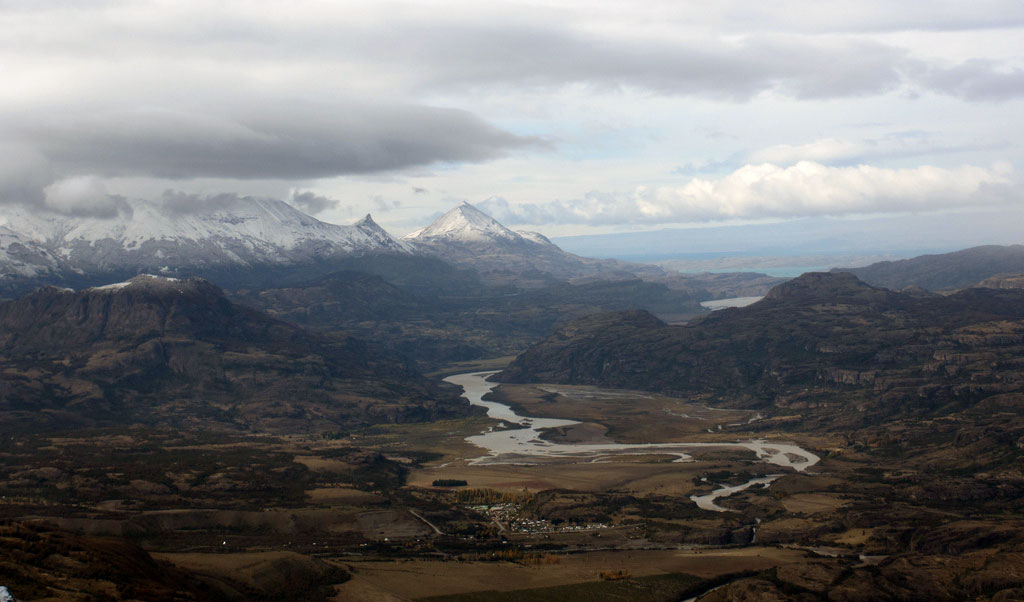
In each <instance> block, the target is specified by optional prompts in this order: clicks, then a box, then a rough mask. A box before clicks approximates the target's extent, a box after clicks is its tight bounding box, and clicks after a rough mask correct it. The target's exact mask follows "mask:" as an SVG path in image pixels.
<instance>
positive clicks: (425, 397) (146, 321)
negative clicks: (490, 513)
mask: <svg viewBox="0 0 1024 602" xmlns="http://www.w3.org/2000/svg"><path fill="white" fill-rule="evenodd" d="M0 359H2V363H3V365H4V369H3V370H2V371H0V409H2V410H3V411H2V412H0V415H2V416H0V429H9V428H20V429H25V428H29V429H31V428H62V427H68V426H89V425H93V426H96V425H111V424H125V423H127V424H131V423H133V422H139V423H143V424H152V425H171V426H175V427H182V426H184V427H187V426H189V425H192V426H198V425H201V426H202V427H203V428H214V427H216V428H220V429H229V430H239V429H241V430H250V429H252V430H260V431H270V432H277V431H281V430H289V431H294V432H310V431H312V432H316V431H323V430H331V429H338V428H349V427H351V426H355V425H363V424H371V423H379V422H408V421H417V420H426V419H436V418H442V417H455V416H462V415H466V414H468V413H469V411H470V410H469V407H468V405H467V404H465V403H464V401H462V400H461V399H460V398H459V397H458V395H457V392H456V391H455V389H454V387H449V386H447V385H444V384H439V383H436V382H434V381H431V380H428V379H426V378H425V377H423V376H422V375H420V374H419V372H417V371H416V370H415V368H414V367H413V366H412V364H411V363H410V362H408V361H407V360H404V359H403V358H395V357H392V356H388V355H385V354H383V353H382V352H381V351H379V350H378V349H376V348H375V347H374V346H373V345H371V344H368V343H366V342H365V341H362V340H360V339H356V338H354V337H349V336H344V335H341V334H338V335H335V336H332V337H325V336H322V335H317V334H314V333H310V332H307V331H305V330H303V329H301V328H299V327H297V326H294V325H291V324H288V323H286V322H282V321H279V320H276V319H273V318H271V317H269V316H266V315H265V314H262V313H261V312H258V311H256V310H254V309H250V308H247V307H244V306H240V305H236V304H234V303H232V302H230V301H229V300H228V299H227V298H225V297H224V295H223V293H222V292H221V290H220V289H219V288H218V287H216V286H215V285H213V284H211V283H209V282H207V281H204V280H201V279H196V278H190V279H181V280H179V279H169V278H163V277H159V276H153V275H145V276H138V277H136V278H133V279H132V280H130V281H127V282H123V283H116V284H111V285H105V286H102V287H95V288H89V289H85V290H81V291H74V290H70V289H61V288H57V287H44V288H41V289H38V290H37V291H35V292H34V293H31V294H29V295H26V296H24V297H21V298H19V299H16V300H13V301H8V302H5V303H0Z"/></svg>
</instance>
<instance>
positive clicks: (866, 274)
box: [833, 245, 1024, 291]
mask: <svg viewBox="0 0 1024 602" xmlns="http://www.w3.org/2000/svg"><path fill="white" fill-rule="evenodd" d="M833 271H834V272H837V271H842V272H849V273H851V274H854V275H855V276H857V277H858V278H860V279H861V280H863V281H864V282H867V283H868V284H871V285H874V286H884V287H885V288H889V289H893V290H902V289H904V288H907V287H911V286H918V287H921V288H924V289H927V290H930V291H938V290H945V289H960V288H965V287H968V286H973V285H975V284H976V283H978V282H980V281H981V280H984V279H985V278H989V277H992V276H999V275H1004V274H1020V273H1024V245H1009V246H998V245H987V246H982V247H972V248H970V249H964V250H962V251H956V252H954V253H943V254H939V255H922V256H920V257H914V258H912V259H902V260H900V261H882V262H879V263H873V264H871V265H869V266H866V267H862V268H837V269H835V270H833Z"/></svg>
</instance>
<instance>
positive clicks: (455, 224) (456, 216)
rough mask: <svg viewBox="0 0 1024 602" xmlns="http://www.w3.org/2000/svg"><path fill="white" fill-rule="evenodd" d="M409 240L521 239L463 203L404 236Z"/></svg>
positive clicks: (474, 208)
mask: <svg viewBox="0 0 1024 602" xmlns="http://www.w3.org/2000/svg"><path fill="white" fill-rule="evenodd" d="M406 238H407V239H409V240H418V241H431V240H445V241H458V242H494V241H499V240H503V241H518V240H521V239H522V237H521V236H519V235H518V234H516V233H515V232H513V231H511V230H509V229H508V228H506V227H505V226H502V225H501V224H499V223H498V222H497V220H495V219H494V218H493V217H491V216H489V215H487V214H486V213H484V212H483V211H480V210H479V209H477V208H476V207H474V206H473V205H471V204H469V203H468V202H465V201H463V202H462V203H461V204H459V206H457V207H455V208H454V209H452V210H451V211H449V212H448V213H445V214H444V215H442V216H441V217H439V218H437V220H436V221H434V223H432V224H430V225H429V226H427V227H426V228H423V229H422V230H419V231H417V232H413V233H412V234H409V235H407V236H406Z"/></svg>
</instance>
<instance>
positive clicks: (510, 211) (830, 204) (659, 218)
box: [481, 161, 1024, 225]
mask: <svg viewBox="0 0 1024 602" xmlns="http://www.w3.org/2000/svg"><path fill="white" fill-rule="evenodd" d="M1022 202H1024V198H1022V195H1021V193H1020V190H1019V187H1018V186H1017V182H1016V177H1015V175H1014V173H1013V170H1012V169H1011V168H1010V167H1009V166H1008V165H1006V164H1001V165H996V166H993V167H991V168H984V167H977V166H970V165H965V166H961V167H958V168H955V169H943V168H938V167H931V166H921V167H915V168H907V169H887V168H880V167H873V166H870V165H858V166H854V167H829V166H826V165H822V164H820V163H815V162H811V161H801V162H799V163H797V164H795V165H792V166H789V167H780V166H777V165H772V164H768V163H763V164H759V165H746V166H744V167H742V168H740V169H738V170H736V171H734V172H733V173H731V174H729V175H727V176H724V177H722V178H718V179H703V178H694V179H691V180H690V181H689V182H688V183H686V184H685V185H683V186H679V187H668V186H664V187H653V188H652V187H638V188H636V189H635V190H634V191H633V192H632V193H631V194H628V195H615V194H610V193H601V192H590V193H588V194H586V195H584V196H583V197H582V198H579V199H572V200H567V201H555V202H551V203H520V204H512V203H509V202H508V201H506V200H505V199H500V198H492V199H488V200H487V201H485V202H483V203H481V207H482V208H483V209H484V210H485V211H488V212H492V214H493V215H494V216H495V217H496V218H497V219H498V220H499V221H504V222H506V223H508V224H531V225H543V224H587V225H608V224H658V223H681V222H698V221H718V220H728V219H759V218H796V217H806V216H840V215H853V214H873V213H901V212H908V211H909V212H928V211H937V210H942V209H950V208H961V207H964V206H966V205H1001V204H1018V205H1019V204H1021V203H1022Z"/></svg>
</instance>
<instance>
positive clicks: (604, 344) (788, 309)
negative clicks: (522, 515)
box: [498, 273, 1024, 424]
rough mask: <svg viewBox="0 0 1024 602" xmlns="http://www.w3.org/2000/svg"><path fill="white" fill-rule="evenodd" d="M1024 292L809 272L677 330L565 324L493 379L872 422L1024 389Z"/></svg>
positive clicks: (647, 324) (629, 323)
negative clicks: (924, 289)
mask: <svg viewBox="0 0 1024 602" xmlns="http://www.w3.org/2000/svg"><path fill="white" fill-rule="evenodd" d="M1022 358H1024V292H1022V291H1020V290H995V289H968V290H965V291H962V292H960V293H957V294H954V295H951V296H948V297H943V296H938V295H911V294H904V293H896V292H892V291H889V290H885V289H879V288H874V287H871V286H869V285H866V284H864V283H862V282H860V281H859V280H857V278H855V277H854V276H853V275H851V274H847V273H834V274H825V273H811V274H805V275H804V276H801V277H800V278H797V279H795V280H793V281H791V282H789V283H786V284H782V285H780V286H778V287H776V288H774V289H773V290H772V291H771V292H770V293H769V294H768V296H767V297H766V298H765V299H764V300H762V301H760V302H758V303H755V304H753V305H751V306H748V307H745V308H735V309H728V310H723V311H719V312H715V313H714V314H712V315H710V316H707V317H705V318H702V319H700V320H695V321H693V322H692V323H689V324H686V325H682V326H667V325H665V324H664V323H662V322H661V321H659V320H657V319H656V318H654V317H653V316H651V315H650V314H648V313H646V312H626V313H616V314H600V315H595V316H589V317H586V318H583V319H581V320H579V321H576V322H572V323H570V324H568V325H566V326H564V327H562V328H560V329H558V330H557V331H556V332H555V333H554V334H553V335H552V336H550V337H549V338H548V339H546V340H545V341H543V342H541V343H539V344H537V345H535V346H533V347H531V348H530V349H529V350H527V351H526V352H525V353H523V354H522V355H521V356H519V357H518V358H516V360H515V361H514V362H513V363H512V365H511V366H509V368H508V369H507V370H505V371H504V372H502V373H501V374H499V375H498V380H501V381H504V382H559V383H575V384H592V385H599V386H607V387H618V388H630V389H642V390H650V391H663V392H670V393H677V394H680V395H688V396H689V395H702V396H704V397H705V398H708V399H711V400H713V401H716V402H719V403H727V404H734V405H745V406H749V407H763V408H768V409H771V410H772V411H774V412H776V413H786V412H794V411H796V412H806V411H808V410H814V411H813V412H810V413H815V414H820V415H821V416H822V418H823V419H825V420H828V421H832V422H835V421H843V420H845V421H848V422H849V423H850V424H865V423H870V422H873V421H878V420H883V419H885V417H887V416H910V415H920V416H925V415H933V414H936V413H949V412H951V411H956V410H962V409H964V408H966V407H970V406H972V405H973V404H976V403H978V402H979V401H981V400H984V399H985V398H989V397H994V396H997V395H1018V396H1019V395H1020V394H1021V393H1022V392H1024V360H1022Z"/></svg>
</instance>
